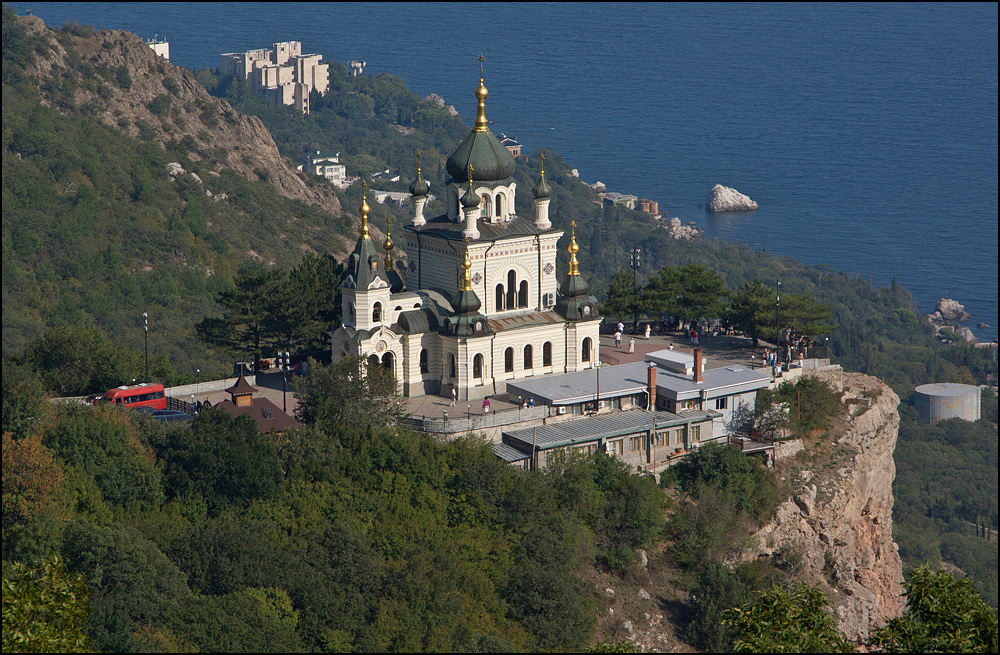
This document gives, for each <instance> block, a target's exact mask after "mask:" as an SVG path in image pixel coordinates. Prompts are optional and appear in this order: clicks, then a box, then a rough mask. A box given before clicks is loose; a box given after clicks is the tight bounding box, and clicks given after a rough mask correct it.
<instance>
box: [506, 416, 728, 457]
mask: <svg viewBox="0 0 1000 655" xmlns="http://www.w3.org/2000/svg"><path fill="white" fill-rule="evenodd" d="M716 416H722V415H721V414H719V413H718V412H706V411H702V410H690V411H687V412H684V413H683V415H678V414H672V413H670V412H648V411H646V410H644V409H633V410H629V411H625V412H615V413H612V414H605V415H602V416H592V417H588V418H581V419H577V420H573V421H564V422H562V423H553V424H551V425H541V426H538V427H537V428H524V429H521V430H512V431H510V432H504V433H503V436H504V438H505V439H507V438H509V439H516V440H517V441H519V442H521V443H524V444H528V445H529V447H530V445H531V444H532V443H533V444H535V447H536V448H538V449H539V450H545V449H548V448H555V447H558V446H565V445H568V444H577V443H587V442H590V441H596V440H598V439H606V438H611V437H618V436H622V435H626V434H636V433H638V432H643V431H645V430H649V429H650V428H651V427H652V426H653V423H654V418H655V423H656V427H657V428H666V427H672V426H675V425H684V424H687V423H699V422H703V421H710V420H712V418H714V417H716Z"/></svg>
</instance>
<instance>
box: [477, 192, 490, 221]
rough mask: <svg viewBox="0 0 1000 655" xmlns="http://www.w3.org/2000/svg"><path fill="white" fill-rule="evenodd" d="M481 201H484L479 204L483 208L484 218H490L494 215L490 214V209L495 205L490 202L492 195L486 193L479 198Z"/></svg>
mask: <svg viewBox="0 0 1000 655" xmlns="http://www.w3.org/2000/svg"><path fill="white" fill-rule="evenodd" d="M479 199H480V200H481V201H482V202H480V203H479V206H480V207H482V212H483V213H482V216H483V218H489V217H490V216H491V215H492V214H491V213H490V207H491V206H492V205H493V203H491V202H490V194H488V193H484V194H483V195H481V196H479Z"/></svg>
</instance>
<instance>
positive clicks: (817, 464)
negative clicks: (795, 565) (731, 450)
mask: <svg viewBox="0 0 1000 655" xmlns="http://www.w3.org/2000/svg"><path fill="white" fill-rule="evenodd" d="M828 381H830V382H831V383H833V384H834V385H835V386H842V388H843V390H844V396H843V400H844V402H845V403H846V405H847V408H848V414H849V416H848V417H847V418H846V419H844V420H842V421H841V422H840V425H837V426H834V427H833V429H831V430H830V434H831V435H839V437H834V438H835V441H833V442H832V443H831V442H826V443H823V442H821V443H820V444H817V445H815V446H812V447H810V448H807V449H806V450H805V451H803V452H802V453H800V454H799V455H797V456H796V457H795V458H793V459H791V460H788V461H786V462H782V463H779V467H778V471H779V474H781V475H784V476H785V481H786V482H787V483H789V484H790V486H791V491H792V494H791V498H790V499H789V500H788V501H787V502H785V503H784V504H783V505H782V506H781V507H779V509H778V511H777V513H776V515H775V517H774V519H773V520H772V521H771V523H769V524H768V525H766V526H764V527H763V528H762V529H761V530H760V531H759V532H758V533H757V537H758V544H759V546H758V549H757V553H751V555H753V554H763V555H768V554H771V553H774V552H776V551H778V550H780V549H782V548H784V549H789V548H791V549H794V550H796V551H798V552H799V553H800V554H801V556H802V571H801V575H802V577H803V578H804V579H806V580H808V581H810V582H812V583H813V584H815V585H817V586H820V587H823V588H825V589H826V590H827V591H828V592H829V595H830V597H831V599H832V601H833V606H834V611H835V614H836V616H837V619H838V624H839V628H840V631H841V633H842V634H843V635H844V636H845V637H847V638H849V639H852V640H856V641H865V640H867V639H868V637H869V635H870V633H871V631H872V630H873V629H874V628H876V627H878V626H881V625H882V624H883V623H884V621H885V619H888V618H892V617H896V616H899V615H900V613H901V612H902V610H903V607H904V603H903V600H902V598H901V597H900V594H901V593H902V586H901V583H902V580H903V573H902V564H901V562H900V559H899V554H898V552H897V550H898V548H897V546H896V544H895V543H893V541H892V503H893V498H892V481H893V478H894V477H895V474H896V467H895V463H894V462H893V459H892V453H893V450H894V449H895V447H896V436H897V433H898V430H899V414H898V413H897V411H896V407H897V405H898V404H899V397H898V396H897V395H896V394H895V393H894V392H893V391H892V389H890V388H889V387H888V386H886V385H885V384H883V383H882V382H881V381H879V380H878V379H875V378H872V377H868V376H865V375H861V374H857V373H846V374H841V375H839V376H829V380H828Z"/></svg>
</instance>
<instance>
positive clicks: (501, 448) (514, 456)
mask: <svg viewBox="0 0 1000 655" xmlns="http://www.w3.org/2000/svg"><path fill="white" fill-rule="evenodd" d="M493 452H494V453H496V456H497V457H499V458H500V459H502V460H504V461H506V462H519V461H521V460H522V459H528V458H529V457H531V455H530V454H529V453H526V452H522V451H520V450H518V449H517V448H514V447H513V446H511V445H509V444H505V443H495V444H493Z"/></svg>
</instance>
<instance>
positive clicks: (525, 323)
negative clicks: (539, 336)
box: [488, 310, 563, 332]
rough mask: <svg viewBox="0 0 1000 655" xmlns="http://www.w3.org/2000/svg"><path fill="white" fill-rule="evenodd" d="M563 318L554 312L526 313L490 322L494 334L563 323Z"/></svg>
mask: <svg viewBox="0 0 1000 655" xmlns="http://www.w3.org/2000/svg"><path fill="white" fill-rule="evenodd" d="M562 322H563V321H562V318H560V317H559V315H558V314H556V313H555V312H553V311H550V310H547V311H543V312H525V313H523V314H515V315H514V316H504V317H500V318H491V319H489V320H488V323H489V325H490V327H491V328H492V329H493V331H494V332H503V331H504V330H516V329H518V328H526V327H534V326H536V325H550V324H552V323H562Z"/></svg>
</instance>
